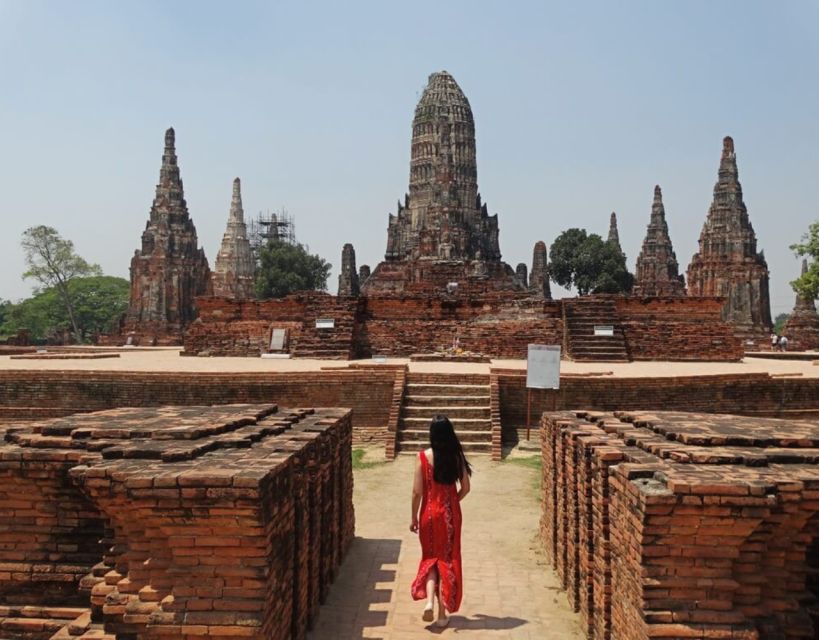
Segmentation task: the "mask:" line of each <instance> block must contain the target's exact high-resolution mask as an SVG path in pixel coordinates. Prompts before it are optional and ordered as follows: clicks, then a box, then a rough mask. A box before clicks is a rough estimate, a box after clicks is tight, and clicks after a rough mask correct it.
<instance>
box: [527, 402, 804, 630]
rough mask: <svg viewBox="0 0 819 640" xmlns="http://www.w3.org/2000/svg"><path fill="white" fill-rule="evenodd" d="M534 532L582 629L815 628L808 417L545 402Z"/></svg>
mask: <svg viewBox="0 0 819 640" xmlns="http://www.w3.org/2000/svg"><path fill="white" fill-rule="evenodd" d="M541 436H542V447H543V491H544V499H543V516H542V520H541V535H542V538H543V541H544V543H545V546H546V551H547V556H548V557H549V559H550V561H551V563H552V564H553V565H554V566H555V568H556V570H557V572H558V575H559V576H560V579H561V582H562V584H563V586H564V587H565V588H566V590H567V594H568V597H569V601H570V603H571V604H572V605H573V607H574V608H575V610H577V611H579V612H580V615H581V620H582V623H583V629H584V631H585V632H586V634H587V636H588V637H589V638H594V639H595V640H597V639H608V638H618V639H624V640H645V639H648V638H729V639H730V638H733V639H740V638H742V639H745V640H750V639H762V638H774V637H776V638H785V639H796V638H805V637H815V634H816V633H817V632H819V616H817V615H816V613H815V612H816V605H817V603H819V599H818V598H817V596H819V593H817V592H816V591H814V589H815V585H814V584H813V583H812V578H810V577H809V576H810V575H812V570H813V569H812V567H814V566H815V564H816V562H817V561H818V560H819V557H817V556H818V555H819V554H817V551H816V549H815V546H816V545H814V544H813V540H814V539H815V538H817V536H819V524H818V521H819V517H817V513H819V500H817V498H819V466H817V465H819V425H816V424H813V423H807V422H795V421H783V420H771V419H760V418H743V417H739V416H727V415H721V416H714V415H703V414H688V413H671V412H660V413H654V414H642V413H631V412H622V413H619V412H617V413H614V414H605V413H593V412H579V413H572V412H562V413H560V412H558V413H547V414H544V416H543V420H542V431H541Z"/></svg>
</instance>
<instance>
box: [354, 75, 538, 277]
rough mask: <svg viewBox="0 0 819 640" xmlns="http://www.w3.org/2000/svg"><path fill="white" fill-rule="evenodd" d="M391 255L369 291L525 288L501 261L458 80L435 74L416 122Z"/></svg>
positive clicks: (393, 221) (393, 220)
mask: <svg viewBox="0 0 819 640" xmlns="http://www.w3.org/2000/svg"><path fill="white" fill-rule="evenodd" d="M384 258H385V261H384V262H382V263H381V264H379V265H378V267H376V269H375V270H374V271H373V273H372V275H371V276H370V278H369V279H368V280H367V283H366V284H365V285H364V291H365V292H366V293H386V292H398V291H404V290H405V289H408V288H409V289H412V288H415V289H426V290H429V289H433V290H436V289H438V288H441V289H443V288H444V287H445V286H446V284H447V283H448V282H452V281H457V282H459V284H460V285H462V287H461V288H470V287H471V288H473V289H481V290H486V289H496V290H497V289H509V290H522V289H523V287H522V285H519V283H518V280H517V278H516V277H515V274H514V272H513V271H512V268H511V267H510V266H509V265H507V264H505V263H503V262H501V253H500V248H499V245H498V217H497V215H492V216H490V215H489V213H488V210H487V207H486V205H485V204H483V203H482V201H481V196H480V194H479V193H478V170H477V164H476V157H475V122H474V119H473V116H472V108H471V107H470V105H469V101H468V100H467V99H466V96H465V95H464V93H463V91H461V88H460V87H459V86H458V84H457V83H456V82H455V79H454V78H453V77H452V76H451V75H449V74H448V73H447V72H446V71H441V72H439V73H433V74H432V75H431V76H430V77H429V82H428V84H427V86H426V88H425V89H424V93H423V95H422V96H421V99H420V101H419V102H418V106H417V107H416V108H415V118H414V119H413V122H412V144H411V157H410V178H409V193H408V194H407V195H406V196H405V197H404V202H403V204H402V203H401V202H399V203H398V210H397V212H396V213H395V215H392V214H391V215H390V217H389V224H388V228H387V251H386V254H385V256H384Z"/></svg>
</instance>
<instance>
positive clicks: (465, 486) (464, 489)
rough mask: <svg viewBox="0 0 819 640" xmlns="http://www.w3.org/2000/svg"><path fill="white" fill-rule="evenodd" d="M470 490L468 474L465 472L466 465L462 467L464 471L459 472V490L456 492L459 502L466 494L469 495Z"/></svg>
mask: <svg viewBox="0 0 819 640" xmlns="http://www.w3.org/2000/svg"><path fill="white" fill-rule="evenodd" d="M470 488H471V487H470V485H469V472H468V471H467V470H466V465H464V470H463V471H462V472H461V488H460V489H459V490H458V500H459V501H460V500H463V499H464V498H465V497H466V494H467V493H469V489H470Z"/></svg>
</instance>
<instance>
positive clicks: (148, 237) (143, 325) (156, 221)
mask: <svg viewBox="0 0 819 640" xmlns="http://www.w3.org/2000/svg"><path fill="white" fill-rule="evenodd" d="M175 143H176V140H175V136H174V130H173V129H168V130H167V131H166V132H165V152H164V153H163V155H162V168H161V169H160V171H159V184H157V185H156V195H155V196H154V202H153V205H152V206H151V215H150V218H149V219H148V224H147V225H146V227H145V231H144V232H143V233H142V246H141V247H140V248H139V249H137V250H136V252H135V253H134V257H133V259H132V260H131V297H130V303H129V305H128V313H127V317H126V331H129V332H131V331H133V332H134V333H136V334H137V335H139V336H141V337H142V338H144V339H150V340H156V341H157V342H160V343H162V342H165V343H179V342H181V338H182V331H183V330H184V328H185V326H187V325H188V324H189V323H190V322H192V321H193V320H194V319H195V318H196V308H195V307H194V302H193V299H194V298H195V297H196V296H201V295H206V294H207V293H209V292H210V268H209V267H208V261H207V258H205V252H204V250H202V249H200V248H199V241H198V239H197V237H196V227H195V226H194V224H193V221H192V220H191V219H190V216H189V215H188V205H187V203H186V202H185V194H184V191H183V188H182V179H181V177H180V175H179V165H178V164H177V159H176V144H175Z"/></svg>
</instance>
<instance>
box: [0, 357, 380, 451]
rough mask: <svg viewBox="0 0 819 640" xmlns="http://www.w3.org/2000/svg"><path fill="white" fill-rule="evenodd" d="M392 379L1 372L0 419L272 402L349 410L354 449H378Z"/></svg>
mask: <svg viewBox="0 0 819 640" xmlns="http://www.w3.org/2000/svg"><path fill="white" fill-rule="evenodd" d="M395 375H396V374H395V371H394V370H392V369H383V370H379V369H358V368H354V369H351V370H344V371H341V370H339V371H319V372H303V373H264V374H259V373H230V374H210V373H207V374H206V373H190V374H187V373H137V372H112V371H97V372H95V371H24V370H21V371H2V372H0V418H29V419H31V418H43V417H52V416H61V415H68V414H71V413H76V412H87V411H100V410H104V409H112V408H116V407H159V406H163V405H170V404H177V405H211V404H231V403H236V402H271V401H274V400H275V401H277V402H281V403H282V404H287V405H289V406H325V407H327V406H329V407H335V406H338V407H349V408H351V409H352V410H353V418H352V420H353V431H354V433H355V437H356V441H357V442H365V441H377V442H379V443H380V442H383V440H384V436H385V434H386V427H387V423H388V421H389V416H390V403H391V400H392V396H393V383H394V380H395Z"/></svg>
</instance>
